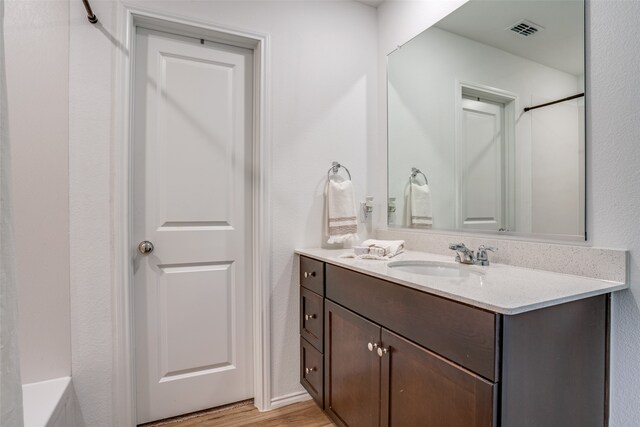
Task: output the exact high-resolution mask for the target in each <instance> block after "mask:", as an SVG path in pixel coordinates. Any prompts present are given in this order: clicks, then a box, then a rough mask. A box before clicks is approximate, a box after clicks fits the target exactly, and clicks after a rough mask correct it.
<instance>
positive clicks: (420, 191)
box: [409, 182, 433, 227]
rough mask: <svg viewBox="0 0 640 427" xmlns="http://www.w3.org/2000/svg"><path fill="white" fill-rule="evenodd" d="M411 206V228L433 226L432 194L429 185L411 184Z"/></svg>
mask: <svg viewBox="0 0 640 427" xmlns="http://www.w3.org/2000/svg"><path fill="white" fill-rule="evenodd" d="M409 204H410V205H411V226H412V227H427V226H430V225H433V213H432V212H431V192H430V191H429V185H428V184H415V183H413V182H412V183H411V188H410V189H409Z"/></svg>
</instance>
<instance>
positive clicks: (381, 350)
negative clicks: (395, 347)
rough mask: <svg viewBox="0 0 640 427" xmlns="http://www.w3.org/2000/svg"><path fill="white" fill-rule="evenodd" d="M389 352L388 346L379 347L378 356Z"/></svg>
mask: <svg viewBox="0 0 640 427" xmlns="http://www.w3.org/2000/svg"><path fill="white" fill-rule="evenodd" d="M388 352H389V350H387V349H386V348H384V347H378V356H380V357H382V356H384V355H385V354H387V353H388Z"/></svg>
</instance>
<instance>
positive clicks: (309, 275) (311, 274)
mask: <svg viewBox="0 0 640 427" xmlns="http://www.w3.org/2000/svg"><path fill="white" fill-rule="evenodd" d="M309 277H316V272H315V271H312V272H311V273H307V272H306V271H305V272H304V278H305V279H308V278H309Z"/></svg>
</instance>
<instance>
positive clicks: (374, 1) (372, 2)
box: [356, 0, 384, 7]
mask: <svg viewBox="0 0 640 427" xmlns="http://www.w3.org/2000/svg"><path fill="white" fill-rule="evenodd" d="M356 1H357V2H358V3H364V4H367V5H369V6H372V7H378V6H380V4H381V3H382V2H383V1H384V0H356Z"/></svg>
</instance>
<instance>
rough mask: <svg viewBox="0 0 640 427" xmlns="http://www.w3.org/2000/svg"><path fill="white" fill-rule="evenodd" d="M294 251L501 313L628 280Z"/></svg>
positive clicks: (415, 256) (406, 255)
mask: <svg viewBox="0 0 640 427" xmlns="http://www.w3.org/2000/svg"><path fill="white" fill-rule="evenodd" d="M295 252H296V253H297V254H299V255H303V256H306V257H309V258H314V259H317V260H320V261H324V262H326V263H329V264H333V265H336V266H339V267H344V268H347V269H349V270H353V271H357V272H360V273H364V274H368V275H370V276H374V277H377V278H380V279H384V280H387V281H390V282H394V283H398V284H400V285H403V286H408V287H411V288H414V289H418V290H421V291H424V292H428V293H430V294H434V295H439V296H442V297H445V298H448V299H451V300H454V301H459V302H462V303H465V304H469V305H472V306H475V307H479V308H483V309H486V310H489V311H493V312H496V313H501V314H507V315H509V314H518V313H524V312H526V311H531V310H536V309H539V308H543V307H549V306H553V305H557V304H562V303H565V302H570V301H575V300H579V299H583V298H588V297H592V296H596V295H601V294H606V293H609V292H614V291H619V290H622V289H627V288H628V287H629V285H628V284H626V283H623V282H613V281H607V280H598V279H591V278H587V277H581V276H572V275H568V274H561V273H552V272H548V271H543V270H534V269H528V268H522V267H513V266H510V265H505V264H491V265H489V266H487V267H480V266H475V265H473V266H471V265H470V266H461V267H462V268H468V269H470V270H472V271H474V272H476V273H479V274H480V278H479V279H478V276H477V275H472V276H470V277H468V278H451V277H437V276H425V275H419V274H413V273H407V272H403V271H399V270H397V269H393V268H390V267H388V266H387V264H388V263H389V262H391V261H407V260H425V261H436V262H448V263H453V256H443V255H436V254H430V253H426V252H416V251H405V252H403V253H401V254H400V255H397V256H395V257H393V258H392V259H391V260H389V261H380V260H368V259H355V258H341V257H340V255H343V254H347V253H353V250H352V249H320V248H314V249H297V250H296V251H295Z"/></svg>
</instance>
